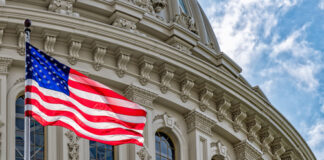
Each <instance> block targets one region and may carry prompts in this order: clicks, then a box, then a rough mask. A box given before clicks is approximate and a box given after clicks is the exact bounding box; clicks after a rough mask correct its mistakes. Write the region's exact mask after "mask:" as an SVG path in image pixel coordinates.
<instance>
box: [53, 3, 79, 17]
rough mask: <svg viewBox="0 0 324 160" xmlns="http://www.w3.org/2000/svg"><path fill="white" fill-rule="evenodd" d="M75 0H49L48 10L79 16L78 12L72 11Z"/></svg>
mask: <svg viewBox="0 0 324 160" xmlns="http://www.w3.org/2000/svg"><path fill="white" fill-rule="evenodd" d="M74 3H75V0H51V2H50V4H49V6H48V10H49V11H53V12H56V13H60V14H64V15H69V16H75V17H79V13H76V12H73V4H74Z"/></svg>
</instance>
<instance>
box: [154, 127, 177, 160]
mask: <svg viewBox="0 0 324 160" xmlns="http://www.w3.org/2000/svg"><path fill="white" fill-rule="evenodd" d="M155 156H156V159H157V160H175V158H174V157H175V154H174V145H173V142H172V141H171V139H170V137H169V136H168V135H166V134H165V133H163V132H156V133H155Z"/></svg>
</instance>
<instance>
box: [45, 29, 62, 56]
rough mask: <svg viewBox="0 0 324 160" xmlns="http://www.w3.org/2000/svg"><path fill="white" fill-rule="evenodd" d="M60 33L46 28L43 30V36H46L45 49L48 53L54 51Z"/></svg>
mask: <svg viewBox="0 0 324 160" xmlns="http://www.w3.org/2000/svg"><path fill="white" fill-rule="evenodd" d="M57 35H58V32H54V31H49V30H45V31H44V32H43V38H44V51H45V52H46V53H47V54H52V53H54V46H55V43H56V36H57Z"/></svg>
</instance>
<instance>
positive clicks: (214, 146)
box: [210, 141, 229, 160]
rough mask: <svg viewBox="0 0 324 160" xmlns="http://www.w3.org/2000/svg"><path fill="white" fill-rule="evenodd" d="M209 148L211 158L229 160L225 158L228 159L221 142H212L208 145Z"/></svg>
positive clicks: (225, 148)
mask: <svg viewBox="0 0 324 160" xmlns="http://www.w3.org/2000/svg"><path fill="white" fill-rule="evenodd" d="M210 148H211V152H212V158H216V159H223V160H229V159H228V158H227V157H228V153H227V147H226V146H225V145H223V143H222V142H221V141H217V142H212V143H211V144H210Z"/></svg>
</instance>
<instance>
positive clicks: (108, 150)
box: [89, 141, 114, 160]
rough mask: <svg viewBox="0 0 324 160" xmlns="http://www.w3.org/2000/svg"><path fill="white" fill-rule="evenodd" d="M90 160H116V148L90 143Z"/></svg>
mask: <svg viewBox="0 0 324 160" xmlns="http://www.w3.org/2000/svg"><path fill="white" fill-rule="evenodd" d="M89 147H90V160H114V147H113V146H111V145H108V144H103V143H99V142H95V141H90V144H89Z"/></svg>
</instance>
